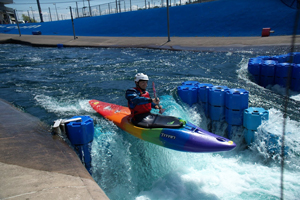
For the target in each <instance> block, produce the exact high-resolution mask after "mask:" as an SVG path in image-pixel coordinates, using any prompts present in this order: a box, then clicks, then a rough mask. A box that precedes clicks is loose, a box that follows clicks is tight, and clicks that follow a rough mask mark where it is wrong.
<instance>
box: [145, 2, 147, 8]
mask: <svg viewBox="0 0 300 200" xmlns="http://www.w3.org/2000/svg"><path fill="white" fill-rule="evenodd" d="M145 9H147V3H146V0H145Z"/></svg>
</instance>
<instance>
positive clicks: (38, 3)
mask: <svg viewBox="0 0 300 200" xmlns="http://www.w3.org/2000/svg"><path fill="white" fill-rule="evenodd" d="M36 3H37V5H38V9H39V14H40V19H41V22H44V20H43V14H42V10H41V5H40V1H39V0H36Z"/></svg>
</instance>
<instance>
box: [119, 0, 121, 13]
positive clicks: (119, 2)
mask: <svg viewBox="0 0 300 200" xmlns="http://www.w3.org/2000/svg"><path fill="white" fill-rule="evenodd" d="M119 11H120V13H121V0H119Z"/></svg>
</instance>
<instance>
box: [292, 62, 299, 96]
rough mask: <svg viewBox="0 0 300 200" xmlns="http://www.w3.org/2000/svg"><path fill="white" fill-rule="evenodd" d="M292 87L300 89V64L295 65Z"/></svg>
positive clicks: (296, 89)
mask: <svg viewBox="0 0 300 200" xmlns="http://www.w3.org/2000/svg"><path fill="white" fill-rule="evenodd" d="M291 89H292V90H294V91H297V92H299V91H300V64H296V65H293V70H292V81H291Z"/></svg>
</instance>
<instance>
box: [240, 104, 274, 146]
mask: <svg viewBox="0 0 300 200" xmlns="http://www.w3.org/2000/svg"><path fill="white" fill-rule="evenodd" d="M268 119H269V111H267V110H265V109H263V108H257V107H250V108H247V109H245V111H244V117H243V126H244V127H245V128H246V129H247V130H246V131H245V140H246V142H247V144H248V145H250V144H251V142H253V141H254V131H256V130H257V128H258V127H259V126H260V125H261V123H262V121H264V120H268Z"/></svg>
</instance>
